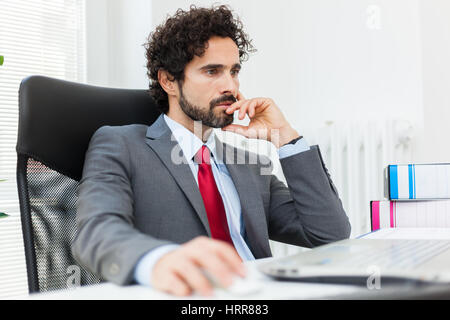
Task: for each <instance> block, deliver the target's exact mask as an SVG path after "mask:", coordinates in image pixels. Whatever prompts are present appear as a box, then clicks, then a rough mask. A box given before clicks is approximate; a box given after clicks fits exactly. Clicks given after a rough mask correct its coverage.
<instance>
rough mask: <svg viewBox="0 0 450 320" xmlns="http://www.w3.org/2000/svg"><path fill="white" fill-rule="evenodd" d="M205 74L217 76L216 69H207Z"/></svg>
mask: <svg viewBox="0 0 450 320" xmlns="http://www.w3.org/2000/svg"><path fill="white" fill-rule="evenodd" d="M206 73H207V74H208V75H210V76H213V75H215V74H217V69H208V70H206Z"/></svg>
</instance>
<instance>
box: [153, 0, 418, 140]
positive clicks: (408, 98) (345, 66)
mask: <svg viewBox="0 0 450 320" xmlns="http://www.w3.org/2000/svg"><path fill="white" fill-rule="evenodd" d="M191 2H192V1H190V0H176V1H173V0H172V1H164V0H153V7H152V17H153V26H155V25H157V24H160V23H161V22H162V21H163V20H164V18H165V17H166V15H167V14H173V13H174V12H175V11H176V9H177V8H179V7H182V8H185V9H186V8H188V7H189V4H190V3H191ZM194 3H196V4H200V5H210V4H212V3H214V1H194ZM225 3H227V4H230V5H231V6H232V8H233V9H234V10H235V11H236V13H237V14H238V15H239V16H240V17H241V18H242V20H243V22H244V25H245V26H246V30H247V31H248V33H249V34H250V36H251V37H252V38H253V39H254V44H255V46H256V47H257V48H258V50H259V51H258V53H256V54H255V55H253V56H252V57H251V58H250V60H249V62H248V63H247V64H245V65H244V69H243V73H242V77H241V85H242V90H243V92H244V94H245V95H246V96H247V97H252V96H270V97H272V98H274V99H275V101H276V102H277V103H278V104H279V106H280V107H281V108H282V109H283V111H284V112H285V113H286V115H287V116H288V117H289V118H290V119H292V122H293V123H294V124H295V125H296V126H297V127H298V129H299V130H300V131H303V130H304V131H307V130H308V128H309V127H311V126H312V127H317V126H322V125H323V124H324V123H325V122H326V121H330V120H331V121H339V120H341V119H346V118H368V117H380V116H381V117H387V116H390V117H402V118H405V119H410V120H412V121H414V122H421V121H422V119H423V115H422V79H421V59H422V58H421V50H420V46H421V42H420V41H421V40H420V19H419V11H418V8H419V7H418V1H417V0H395V1H392V0H384V1H377V0H358V1H354V0H280V1H277V2H274V1H269V0H250V1H249V0H246V1H238V0H228V1H225ZM374 5H376V6H375V7H374ZM374 9H375V10H374ZM377 9H379V10H380V12H379V17H380V18H379V19H376V16H377V14H376V10H377ZM378 21H379V22H378Z"/></svg>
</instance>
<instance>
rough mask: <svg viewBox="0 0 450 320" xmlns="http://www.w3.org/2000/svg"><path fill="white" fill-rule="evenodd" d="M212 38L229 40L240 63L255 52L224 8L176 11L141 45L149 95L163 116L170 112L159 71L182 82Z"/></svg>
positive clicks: (195, 8)
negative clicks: (195, 59) (145, 60)
mask: <svg viewBox="0 0 450 320" xmlns="http://www.w3.org/2000/svg"><path fill="white" fill-rule="evenodd" d="M213 36H219V37H224V38H225V37H229V38H231V39H232V40H233V41H234V42H235V43H236V45H237V47H238V49H239V58H240V62H241V63H242V62H243V61H246V60H247V59H248V56H249V53H253V52H255V51H256V49H255V48H254V47H253V45H252V40H251V39H249V37H248V35H247V34H246V33H245V32H244V31H243V24H242V22H241V21H240V20H239V18H235V17H234V16H233V12H232V10H231V9H230V8H229V7H228V6H225V5H220V6H212V7H211V8H197V7H196V6H194V5H192V6H190V10H189V11H184V10H182V9H178V10H177V12H176V13H175V15H174V16H172V17H169V18H168V19H167V20H166V21H165V23H163V24H161V25H160V26H158V27H157V28H156V30H155V31H154V32H152V33H151V34H150V35H149V37H148V39H147V43H146V44H145V45H144V46H145V49H146V57H147V75H148V77H149V79H150V95H151V96H152V97H153V99H154V100H155V102H156V104H157V106H158V108H159V110H160V111H161V112H162V113H167V112H168V111H169V101H168V96H167V93H166V92H165V91H164V89H163V88H162V87H161V85H160V84H159V82H158V71H159V70H165V71H167V72H168V73H169V74H170V76H171V77H172V79H171V80H178V81H180V82H181V83H182V82H183V80H184V69H185V66H186V65H187V64H188V63H189V62H190V61H191V60H192V59H193V58H194V56H199V57H201V56H202V55H203V54H204V53H205V50H206V45H207V42H208V40H209V39H210V38H211V37H213Z"/></svg>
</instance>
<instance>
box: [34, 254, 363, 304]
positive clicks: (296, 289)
mask: <svg viewBox="0 0 450 320" xmlns="http://www.w3.org/2000/svg"><path fill="white" fill-rule="evenodd" d="M267 260H268V259H264V260H258V261H254V262H251V263H246V265H247V270H248V277H247V281H250V282H256V283H257V284H259V285H260V287H261V289H260V290H259V291H258V292H256V293H253V294H249V295H231V294H230V293H228V292H226V291H224V290H222V289H215V290H214V295H213V296H212V297H208V298H204V297H202V296H199V295H193V296H190V297H187V298H177V297H174V296H172V295H168V294H164V293H161V292H159V291H157V290H153V289H150V288H146V287H143V286H138V285H135V286H127V287H120V286H117V285H115V284H112V283H103V284H99V285H94V286H89V287H81V288H76V289H71V290H65V291H53V292H49V293H40V294H33V295H30V297H29V299H33V300H34V299H38V300H41V299H44V300H48V299H57V300H168V299H171V300H173V299H179V300H184V299H189V300H197V299H199V300H203V299H207V300H215V299H217V300H230V299H231V300H240V299H245V300H285V299H286V300H287V299H321V298H324V297H327V296H336V295H342V294H351V293H355V292H357V291H358V290H361V287H358V286H347V285H328V284H307V283H299V282H280V281H274V280H272V279H270V278H269V277H266V276H265V275H263V274H262V273H260V272H259V271H258V270H257V269H256V265H257V264H258V263H264V262H266V261H267ZM364 290H367V289H364Z"/></svg>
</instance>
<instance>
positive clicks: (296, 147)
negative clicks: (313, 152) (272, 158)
mask: <svg viewBox="0 0 450 320" xmlns="http://www.w3.org/2000/svg"><path fill="white" fill-rule="evenodd" d="M309 150H310V146H309V144H308V142H307V141H306V139H305V138H301V139H300V140H298V141H297V142H296V143H295V144H285V145H284V146H282V147H280V148H279V149H278V157H279V158H280V159H284V158H288V157H291V156H293V155H296V154H299V153H301V152H305V151H309Z"/></svg>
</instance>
